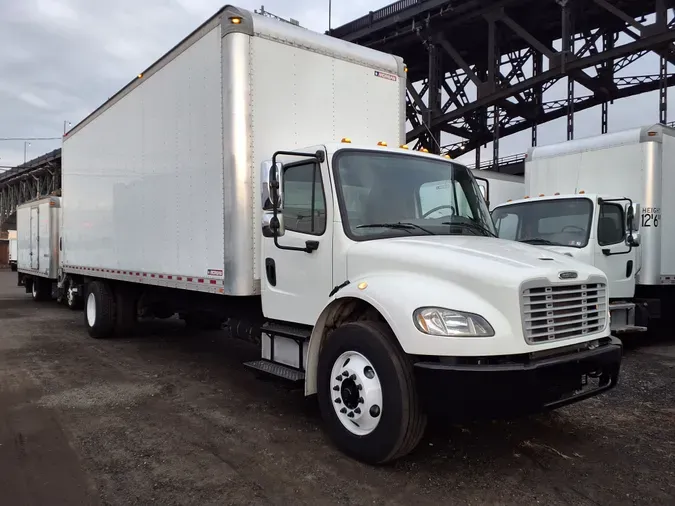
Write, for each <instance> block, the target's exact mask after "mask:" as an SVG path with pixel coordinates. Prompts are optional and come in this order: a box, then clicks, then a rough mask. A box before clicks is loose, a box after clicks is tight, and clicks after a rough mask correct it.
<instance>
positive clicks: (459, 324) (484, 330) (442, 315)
mask: <svg viewBox="0 0 675 506" xmlns="http://www.w3.org/2000/svg"><path fill="white" fill-rule="evenodd" d="M413 321H414V322H415V327H417V330H419V331H420V332H424V333H425V334H429V335H432V336H445V337H490V336H494V335H495V331H494V329H493V328H492V327H491V326H490V324H489V323H488V322H487V320H485V318H483V317H482V316H479V315H477V314H472V313H464V312H462V311H454V310H452V309H445V308H442V307H421V308H419V309H416V310H415V312H414V313H413Z"/></svg>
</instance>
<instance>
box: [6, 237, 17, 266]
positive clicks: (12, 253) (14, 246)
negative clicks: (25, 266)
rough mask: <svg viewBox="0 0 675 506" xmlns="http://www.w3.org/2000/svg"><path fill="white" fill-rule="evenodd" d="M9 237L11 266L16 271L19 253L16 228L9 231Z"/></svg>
mask: <svg viewBox="0 0 675 506" xmlns="http://www.w3.org/2000/svg"><path fill="white" fill-rule="evenodd" d="M7 239H8V240H9V268H10V269H11V270H12V271H13V272H16V261H17V258H18V255H19V250H18V245H17V240H16V230H8V231H7Z"/></svg>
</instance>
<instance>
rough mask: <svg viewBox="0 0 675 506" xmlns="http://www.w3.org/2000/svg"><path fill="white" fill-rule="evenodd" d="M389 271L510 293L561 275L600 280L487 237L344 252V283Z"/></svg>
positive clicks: (574, 264)
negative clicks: (527, 283)
mask: <svg viewBox="0 0 675 506" xmlns="http://www.w3.org/2000/svg"><path fill="white" fill-rule="evenodd" d="M392 271H399V272H400V271H405V272H407V273H419V274H422V275H427V276H433V277H435V278H446V279H449V280H452V281H453V282H461V280H464V281H465V282H467V283H471V282H476V281H479V282H480V283H486V284H489V285H494V286H500V287H505V286H509V287H513V288H516V287H518V286H519V285H520V284H521V283H522V282H524V281H527V280H531V279H543V278H545V279H547V280H548V281H549V282H551V283H556V282H560V277H559V274H560V272H562V271H574V272H576V273H577V277H576V279H577V280H579V281H583V280H585V279H587V278H588V277H589V276H597V275H602V273H601V272H600V271H599V270H597V269H596V268H594V267H592V266H590V265H587V264H584V263H581V262H579V261H577V260H575V259H573V258H571V257H569V256H567V255H562V254H559V253H557V252H554V251H550V250H544V249H543V248H540V247H538V246H532V245H529V244H523V243H518V242H515V241H507V240H503V239H495V238H490V237H476V236H458V235H456V236H422V237H401V238H392V239H381V240H372V241H364V242H359V243H355V244H353V245H352V246H351V248H350V249H349V250H348V253H347V273H348V279H356V278H358V277H361V276H364V275H367V274H369V273H375V272H392Z"/></svg>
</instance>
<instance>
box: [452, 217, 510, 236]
mask: <svg viewBox="0 0 675 506" xmlns="http://www.w3.org/2000/svg"><path fill="white" fill-rule="evenodd" d="M441 225H450V226H454V227H464V228H468V229H469V230H478V231H480V232H483V234H485V235H487V236H489V237H497V234H495V233H494V232H492V231H491V230H490V229H489V228H487V227H485V226H483V225H481V224H480V223H476V222H466V221H444V222H443V223H441Z"/></svg>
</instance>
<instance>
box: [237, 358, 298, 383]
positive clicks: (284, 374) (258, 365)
mask: <svg viewBox="0 0 675 506" xmlns="http://www.w3.org/2000/svg"><path fill="white" fill-rule="evenodd" d="M244 366H245V367H248V368H249V369H252V370H254V371H257V372H260V373H263V374H268V375H270V376H275V377H277V378H282V379H285V380H287V381H293V382H299V381H304V380H305V373H304V372H302V371H299V370H298V369H294V368H292V367H287V366H285V365H282V364H275V363H274V362H270V361H269V360H255V361H253V362H245V363H244Z"/></svg>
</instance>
